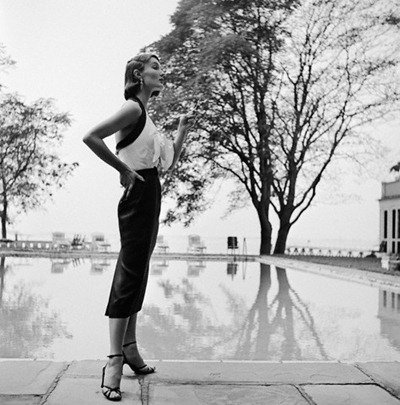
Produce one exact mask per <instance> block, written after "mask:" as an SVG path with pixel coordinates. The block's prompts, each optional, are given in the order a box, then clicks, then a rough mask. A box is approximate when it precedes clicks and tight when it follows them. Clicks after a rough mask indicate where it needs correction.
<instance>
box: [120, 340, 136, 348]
mask: <svg viewBox="0 0 400 405" xmlns="http://www.w3.org/2000/svg"><path fill="white" fill-rule="evenodd" d="M134 344H136V340H135V341H134V342H129V343H125V344H124V345H122V347H126V346H130V345H134Z"/></svg>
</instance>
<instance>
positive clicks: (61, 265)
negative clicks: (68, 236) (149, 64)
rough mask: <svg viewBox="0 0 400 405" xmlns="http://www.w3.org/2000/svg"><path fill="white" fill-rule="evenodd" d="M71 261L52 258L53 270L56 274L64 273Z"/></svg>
mask: <svg viewBox="0 0 400 405" xmlns="http://www.w3.org/2000/svg"><path fill="white" fill-rule="evenodd" d="M70 263H71V260H69V259H64V258H63V259H51V272H52V273H54V274H57V273H58V274H60V273H64V270H66V269H67V268H68V266H69V264H70Z"/></svg>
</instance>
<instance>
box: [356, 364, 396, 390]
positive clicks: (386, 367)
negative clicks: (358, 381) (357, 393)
mask: <svg viewBox="0 0 400 405" xmlns="http://www.w3.org/2000/svg"><path fill="white" fill-rule="evenodd" d="M357 366H358V367H360V369H361V370H362V371H364V373H366V374H367V375H368V376H370V377H372V378H373V379H374V380H375V381H376V382H377V383H379V384H381V385H383V386H385V387H386V388H387V389H388V390H389V391H390V392H392V393H393V394H394V395H396V396H397V397H398V398H400V363H399V362H393V363H392V362H390V363H389V362H370V363H357Z"/></svg>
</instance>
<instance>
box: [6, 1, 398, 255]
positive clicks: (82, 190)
mask: <svg viewBox="0 0 400 405" xmlns="http://www.w3.org/2000/svg"><path fill="white" fill-rule="evenodd" d="M177 4H178V1H177V0H162V1H161V0H158V1H157V0H146V1H139V0H118V1H115V0H85V1H77V0H40V1H34V2H33V1H32V0H0V42H1V43H2V44H3V45H5V47H6V51H7V52H8V54H9V55H10V56H11V57H12V58H13V59H14V60H15V61H16V62H17V64H16V66H15V67H14V68H12V69H10V70H9V71H8V73H6V74H1V76H0V80H1V83H2V84H5V85H6V86H7V90H8V91H16V92H18V93H19V94H21V95H22V96H24V97H25V100H26V101H27V102H32V101H34V100H36V99H38V98H41V97H45V98H53V99H54V100H55V103H56V106H57V108H58V109H59V110H60V111H64V112H69V113H70V114H71V116H72V120H73V122H72V125H71V127H70V128H69V129H68V130H66V131H65V141H64V143H63V144H62V145H60V148H59V154H60V156H61V157H62V158H63V159H64V160H66V161H68V162H73V161H77V162H79V165H80V166H79V168H78V169H77V170H76V171H75V172H74V175H73V177H71V178H70V179H69V180H68V182H67V184H66V186H65V187H64V188H63V189H62V190H60V191H57V193H56V194H55V196H54V199H53V200H52V201H50V200H49V201H48V202H47V203H46V204H45V205H44V206H43V207H41V209H39V210H36V211H30V212H29V213H28V214H22V215H20V216H18V217H17V218H16V221H15V223H14V224H13V225H12V226H11V227H9V231H10V235H9V236H11V237H13V234H14V233H15V232H17V233H18V234H19V235H20V237H21V238H22V237H26V238H30V239H49V238H51V233H52V232H53V231H63V232H65V233H66V235H67V236H69V237H72V236H73V235H74V234H82V235H86V236H87V238H89V237H90V234H91V233H93V232H103V233H105V235H106V237H107V238H108V239H109V240H110V242H112V245H113V247H115V246H116V244H117V243H118V225H117V215H116V206H117V202H118V199H119V197H120V195H121V187H120V186H119V179H118V173H117V172H116V171H115V170H114V169H112V168H110V167H109V166H107V165H106V164H104V163H103V162H102V161H100V159H98V158H97V157H96V156H95V155H94V154H93V153H92V152H91V151H90V150H89V149H88V148H87V147H86V146H85V145H84V144H83V142H82V137H83V135H84V134H85V133H86V132H87V131H88V130H89V129H90V128H91V127H93V126H94V125H96V124H97V123H98V122H100V121H102V120H104V119H105V118H106V117H108V116H109V115H111V114H113V113H114V112H115V111H117V110H118V109H119V108H120V106H121V105H122V103H123V101H124V99H123V77H124V69H125V64H126V61H127V60H128V59H130V58H131V57H132V56H134V55H135V54H136V53H138V52H139V50H140V49H141V48H142V47H144V46H146V45H149V44H151V43H152V42H154V41H156V40H157V39H159V38H160V37H161V36H162V35H165V34H167V33H168V32H169V31H170V30H171V28H172V26H171V24H170V16H171V15H172V14H173V12H174V10H175V9H176V7H177ZM366 130H368V131H370V132H373V133H374V134H376V135H377V136H379V137H380V138H381V140H382V143H383V144H384V145H385V146H386V147H387V152H386V155H385V156H384V161H385V164H384V165H381V166H376V167H378V168H376V167H375V170H374V168H371V169H369V170H368V171H367V172H365V173H363V174H362V175H360V174H359V173H353V172H349V173H345V176H343V173H341V174H340V178H336V179H335V181H334V184H333V183H331V182H326V184H325V185H324V186H323V187H322V189H321V191H320V192H319V195H318V198H317V200H316V202H315V204H313V206H312V207H311V208H310V209H309V210H308V211H307V212H306V213H305V214H304V215H303V217H302V218H301V219H300V221H299V222H298V223H297V224H296V225H295V226H294V228H293V229H292V231H291V236H290V239H289V244H290V243H292V244H299V243H302V244H308V245H310V246H325V245H326V244H327V243H328V244H329V243H330V244H336V245H337V244H340V243H341V244H343V246H349V247H351V246H354V247H358V246H359V245H362V246H366V247H369V246H371V247H372V245H374V244H377V243H378V236H379V205H378V199H379V198H380V193H381V182H382V181H390V180H393V177H391V176H390V175H389V168H390V167H391V165H393V164H394V163H396V162H398V161H399V160H400V142H399V138H400V121H399V120H397V121H392V122H384V123H379V124H376V125H374V126H373V127H370V128H368V129H366ZM189 141H190V140H189ZM107 144H108V145H109V147H110V148H111V149H114V145H115V144H114V139H113V137H110V138H108V139H107ZM385 165H386V166H385ZM386 167H387V170H386ZM333 173H334V172H333ZM230 187H231V185H230V184H223V185H221V186H220V187H216V188H215V190H214V191H213V192H212V194H211V198H212V199H213V200H214V204H213V205H212V207H211V208H210V209H208V210H207V211H206V212H205V213H203V214H201V215H199V216H198V217H197V219H196V221H195V222H194V223H193V225H192V226H191V227H190V228H184V227H183V226H182V225H180V224H176V225H172V226H171V227H168V228H167V227H162V228H161V230H160V233H161V234H163V235H165V236H166V238H167V239H169V240H170V241H171V247H172V248H173V247H174V243H176V244H178V243H179V244H182V243H184V242H183V241H185V240H186V238H187V235H189V234H191V233H197V234H199V235H201V236H202V237H203V238H204V239H205V240H206V241H208V243H209V248H210V249H209V251H212V250H213V248H212V246H211V245H212V244H213V243H215V244H218V243H220V242H221V240H225V239H226V237H227V236H238V238H239V243H240V241H243V238H246V241H247V243H248V244H249V245H250V250H252V249H253V250H254V249H255V250H257V248H258V244H259V225H258V219H257V215H256V212H255V210H254V209H253V208H252V207H251V206H249V207H247V208H244V209H242V210H240V211H237V212H234V213H233V214H231V215H229V216H228V217H226V218H223V216H224V213H225V210H226V205H227V193H228V191H229V189H230ZM333 195H334V196H335V198H332V196H333ZM338 196H340V198H338ZM273 223H274V225H275V228H276V225H277V222H276V221H275V220H274V222H273ZM217 238H218V242H217V241H216V240H217ZM172 241H175V242H172ZM340 241H341V242H340Z"/></svg>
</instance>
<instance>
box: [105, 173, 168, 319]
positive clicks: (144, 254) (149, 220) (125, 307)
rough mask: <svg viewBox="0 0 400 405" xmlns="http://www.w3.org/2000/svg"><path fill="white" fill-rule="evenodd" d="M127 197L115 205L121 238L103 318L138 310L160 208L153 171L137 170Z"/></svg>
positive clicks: (157, 188)
mask: <svg viewBox="0 0 400 405" xmlns="http://www.w3.org/2000/svg"><path fill="white" fill-rule="evenodd" d="M137 173H139V174H140V175H141V176H142V177H144V179H145V181H144V182H143V181H140V180H137V181H136V182H135V185H134V186H133V189H132V192H131V194H130V195H129V196H128V197H127V198H121V200H120V201H119V204H118V222H119V231H120V237H121V250H120V253H119V257H118V261H117V265H116V268H115V273H114V278H113V282H112V285H111V291H110V297H109V300H108V305H107V309H106V313H105V314H106V316H108V317H110V318H127V317H129V316H131V315H133V314H134V313H136V312H139V311H140V310H141V309H142V305H143V300H144V295H145V292H146V286H147V279H148V275H149V264H150V257H151V254H152V253H153V250H154V247H155V245H156V240H157V233H158V221H159V216H160V207H161V186H160V180H159V178H158V173H157V169H156V168H152V169H144V170H138V171H137Z"/></svg>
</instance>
